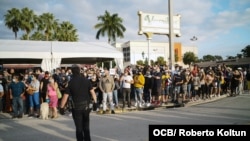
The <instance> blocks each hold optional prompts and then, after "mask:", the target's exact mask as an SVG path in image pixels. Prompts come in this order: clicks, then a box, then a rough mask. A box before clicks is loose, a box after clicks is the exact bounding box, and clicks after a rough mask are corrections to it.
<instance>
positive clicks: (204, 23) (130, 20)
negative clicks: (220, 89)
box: [0, 0, 250, 59]
mask: <svg viewBox="0 0 250 141" xmlns="http://www.w3.org/2000/svg"><path fill="white" fill-rule="evenodd" d="M172 6H173V7H172V12H173V15H177V14H179V15H181V23H180V24H181V27H180V32H181V36H180V37H175V38H174V39H173V41H174V42H181V43H182V45H183V46H197V47H198V58H202V57H203V56H204V55H219V56H222V57H223V58H224V59H226V58H227V57H228V56H236V55H237V54H241V53H242V52H241V50H242V49H244V48H245V47H246V46H247V45H250V0H172ZM24 7H28V8H29V9H31V10H33V11H34V13H35V14H37V15H41V14H42V13H47V12H49V13H52V14H54V16H55V18H56V19H58V20H59V22H62V21H70V22H71V23H72V24H73V25H74V26H75V28H76V29H77V33H78V36H79V41H80V42H84V41H108V38H107V36H104V37H100V39H99V40H97V39H96V33H97V29H94V25H95V24H97V23H98V22H99V21H98V20H97V17H98V16H100V15H104V13H105V10H107V11H108V12H109V13H110V14H115V13H117V14H118V16H119V17H121V18H122V19H123V25H124V26H125V28H126V31H125V32H124V38H117V42H121V43H123V42H127V41H147V39H146V36H145V35H138V31H139V17H138V14H137V13H138V11H142V12H145V13H152V14H166V15H168V0H0V39H13V40H14V39H15V36H14V33H13V32H12V30H10V29H8V28H7V27H6V26H5V23H4V15H5V14H6V13H7V10H10V9H12V8H17V9H20V10H21V9H22V8H24ZM22 34H24V32H23V31H19V32H18V38H20V37H21V35H22ZM193 36H196V37H197V40H196V41H191V40H190V39H191V38H192V37H193ZM151 42H169V39H168V37H167V36H165V35H157V34H155V35H153V37H152V40H151Z"/></svg>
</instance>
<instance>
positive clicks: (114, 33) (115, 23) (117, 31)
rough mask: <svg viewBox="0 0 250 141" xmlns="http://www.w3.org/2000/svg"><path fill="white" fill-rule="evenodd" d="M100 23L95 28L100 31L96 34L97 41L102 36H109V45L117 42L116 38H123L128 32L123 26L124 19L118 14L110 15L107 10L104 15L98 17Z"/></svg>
mask: <svg viewBox="0 0 250 141" xmlns="http://www.w3.org/2000/svg"><path fill="white" fill-rule="evenodd" d="M97 19H98V21H100V23H97V24H96V25H95V26H94V28H95V29H98V31H97V34H96V39H99V37H100V35H102V36H104V35H105V34H107V36H108V43H111V41H113V42H116V37H120V38H123V37H124V35H123V33H124V32H125V31H126V28H125V27H124V26H123V25H122V22H123V20H122V18H120V17H118V14H113V15H110V13H109V12H108V11H107V10H106V11H105V14H104V15H101V16H98V17H97Z"/></svg>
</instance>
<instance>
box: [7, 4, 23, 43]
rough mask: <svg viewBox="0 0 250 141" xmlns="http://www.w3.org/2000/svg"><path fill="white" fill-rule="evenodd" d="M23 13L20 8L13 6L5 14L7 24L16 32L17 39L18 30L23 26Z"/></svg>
mask: <svg viewBox="0 0 250 141" xmlns="http://www.w3.org/2000/svg"><path fill="white" fill-rule="evenodd" d="M20 16H21V13H20V10H19V9H16V8H12V9H11V10H8V11H7V14H5V15H4V17H5V19H4V21H5V26H7V27H8V28H9V29H12V31H13V32H14V33H15V39H17V32H18V31H19V28H20V26H21V17H20Z"/></svg>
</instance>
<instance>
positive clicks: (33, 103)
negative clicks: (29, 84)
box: [29, 92, 40, 109]
mask: <svg viewBox="0 0 250 141" xmlns="http://www.w3.org/2000/svg"><path fill="white" fill-rule="evenodd" d="M39 100H40V99H39V92H35V93H34V94H33V95H29V107H30V108H34V107H35V108H36V109H40V102H39Z"/></svg>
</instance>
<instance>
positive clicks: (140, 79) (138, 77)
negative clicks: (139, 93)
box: [134, 74, 145, 88]
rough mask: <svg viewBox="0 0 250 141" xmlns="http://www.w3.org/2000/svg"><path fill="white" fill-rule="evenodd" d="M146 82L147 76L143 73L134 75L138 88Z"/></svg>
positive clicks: (135, 84)
mask: <svg viewBox="0 0 250 141" xmlns="http://www.w3.org/2000/svg"><path fill="white" fill-rule="evenodd" d="M144 84H145V77H144V76H143V75H142V74H140V75H135V77H134V86H135V87H136V88H142V87H144Z"/></svg>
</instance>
